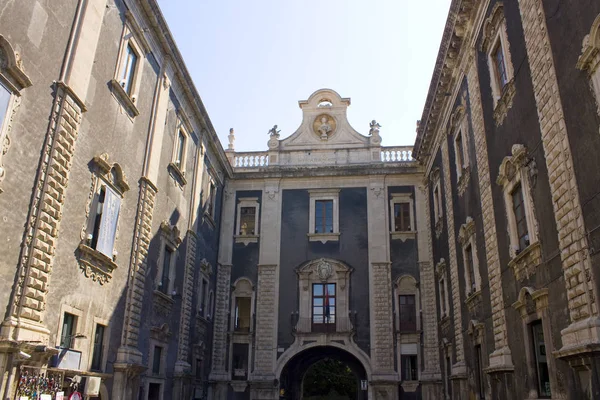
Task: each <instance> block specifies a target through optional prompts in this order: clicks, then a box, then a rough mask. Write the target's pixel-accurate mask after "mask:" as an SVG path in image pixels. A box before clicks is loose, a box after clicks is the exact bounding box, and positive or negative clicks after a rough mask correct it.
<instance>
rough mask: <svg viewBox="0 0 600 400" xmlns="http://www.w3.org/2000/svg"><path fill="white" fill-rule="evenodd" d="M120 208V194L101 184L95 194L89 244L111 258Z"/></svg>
mask: <svg viewBox="0 0 600 400" xmlns="http://www.w3.org/2000/svg"><path fill="white" fill-rule="evenodd" d="M120 208H121V198H120V196H119V195H118V194H117V193H116V192H115V191H113V190H112V189H111V188H109V187H108V186H106V185H102V186H101V187H100V191H99V193H97V195H96V209H95V215H94V219H93V225H92V233H91V235H92V237H91V243H90V246H91V247H92V248H94V249H96V250H98V251H99V252H100V253H102V254H104V255H105V256H107V257H109V258H110V259H112V258H113V253H114V248H115V237H116V234H117V222H118V220H119V211H120Z"/></svg>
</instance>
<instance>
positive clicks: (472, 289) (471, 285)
mask: <svg viewBox="0 0 600 400" xmlns="http://www.w3.org/2000/svg"><path fill="white" fill-rule="evenodd" d="M458 243H460V245H461V246H462V255H463V264H464V269H465V271H464V273H465V284H466V285H465V295H466V298H467V299H466V301H467V302H469V300H470V299H471V298H473V297H474V296H476V295H477V294H478V293H479V292H480V291H481V275H480V274H479V258H478V256H477V242H476V240H475V221H474V220H473V218H471V217H467V221H466V222H465V223H464V224H462V225H461V226H460V229H459V230H458ZM469 246H470V247H471V258H472V261H473V264H472V265H471V266H469V265H467V263H468V258H467V248H468V247H469ZM469 268H473V276H474V279H475V281H474V282H471V276H470V275H469Z"/></svg>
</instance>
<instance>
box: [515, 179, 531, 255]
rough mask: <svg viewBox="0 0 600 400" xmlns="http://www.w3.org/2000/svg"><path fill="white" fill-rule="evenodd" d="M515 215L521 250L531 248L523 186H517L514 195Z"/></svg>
mask: <svg viewBox="0 0 600 400" xmlns="http://www.w3.org/2000/svg"><path fill="white" fill-rule="evenodd" d="M511 196H512V203H513V213H514V215H515V223H516V225H517V237H518V240H519V250H523V249H525V248H526V247H527V246H529V232H528V230H527V217H526V215H525V203H524V202H523V190H522V188H521V185H517V186H516V187H515V188H514V189H513V191H512V193H511Z"/></svg>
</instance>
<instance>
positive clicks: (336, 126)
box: [278, 89, 371, 151]
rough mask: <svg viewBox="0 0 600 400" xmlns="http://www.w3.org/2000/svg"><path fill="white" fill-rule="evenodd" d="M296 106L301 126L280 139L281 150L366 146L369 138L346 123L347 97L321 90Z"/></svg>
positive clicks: (331, 91)
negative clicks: (300, 112) (298, 109)
mask: <svg viewBox="0 0 600 400" xmlns="http://www.w3.org/2000/svg"><path fill="white" fill-rule="evenodd" d="M298 104H299V106H300V109H301V110H302V123H301V124H300V127H299V128H298V129H297V130H296V131H295V132H294V133H293V134H292V135H291V136H289V137H287V138H285V139H282V140H279V143H278V147H279V150H280V151H285V150H319V149H341V148H361V147H369V144H370V141H371V140H370V138H369V137H368V136H364V135H361V134H360V133H359V132H358V131H356V130H355V129H354V128H353V127H352V126H351V125H350V123H349V122H348V118H347V109H348V106H349V105H350V99H349V98H347V97H341V96H340V95H339V94H338V93H337V92H336V91H334V90H331V89H320V90H317V91H316V92H314V93H313V94H311V95H310V96H309V98H308V99H307V100H301V101H299V102H298ZM367 123H368V122H367V121H365V126H366V125H367Z"/></svg>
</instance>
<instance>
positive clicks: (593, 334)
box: [552, 317, 600, 358]
mask: <svg viewBox="0 0 600 400" xmlns="http://www.w3.org/2000/svg"><path fill="white" fill-rule="evenodd" d="M560 334H561V338H562V343H563V347H562V348H561V349H560V350H556V351H554V352H553V353H552V354H553V355H554V356H555V357H557V358H570V357H576V356H580V355H583V354H586V353H592V352H597V351H600V317H589V318H586V319H584V320H583V321H577V322H573V323H571V325H569V326H568V327H566V328H565V329H563V330H562V331H561V332H560Z"/></svg>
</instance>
